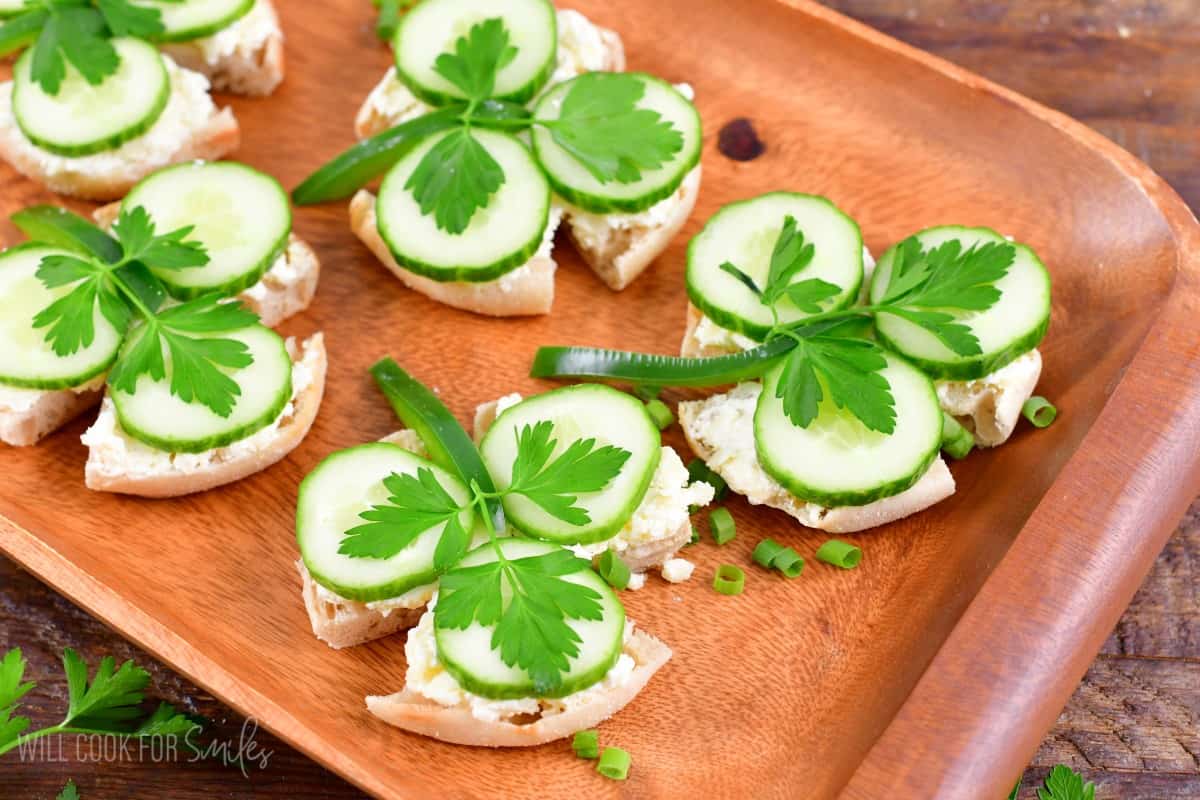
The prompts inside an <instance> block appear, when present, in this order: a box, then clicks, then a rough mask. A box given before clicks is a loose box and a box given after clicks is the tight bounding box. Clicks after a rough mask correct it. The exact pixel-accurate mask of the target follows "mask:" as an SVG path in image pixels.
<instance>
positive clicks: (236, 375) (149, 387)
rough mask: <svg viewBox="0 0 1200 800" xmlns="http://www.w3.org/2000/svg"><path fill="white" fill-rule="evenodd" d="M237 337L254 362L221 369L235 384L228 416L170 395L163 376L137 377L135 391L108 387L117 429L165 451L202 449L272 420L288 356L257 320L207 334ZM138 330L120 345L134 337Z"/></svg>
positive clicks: (284, 400)
mask: <svg viewBox="0 0 1200 800" xmlns="http://www.w3.org/2000/svg"><path fill="white" fill-rule="evenodd" d="M211 335H212V336H213V337H214V338H222V339H237V340H238V341H240V342H244V343H245V344H246V346H247V347H248V348H249V349H250V355H251V356H252V357H253V358H254V363H253V364H251V365H250V366H248V367H245V368H243V369H237V370H225V373H226V374H227V375H229V377H231V378H232V379H233V380H235V381H237V384H238V386H239V387H241V395H240V396H239V397H238V398H237V403H236V404H235V405H234V407H233V411H232V412H231V413H230V414H229V416H228V417H222V416H219V415H218V414H216V413H215V412H213V411H212V410H211V409H209V408H208V407H207V406H204V405H201V404H200V403H185V402H183V401H182V400H180V399H179V398H178V397H176V396H175V395H173V394H171V382H170V380H169V379H163V380H159V381H156V380H154V379H153V378H151V377H150V376H149V375H142V376H141V377H139V378H138V382H137V391H136V392H135V393H134V394H128V393H126V392H121V391H112V392H111V395H112V399H113V405H114V406H115V407H116V411H117V420H118V421H119V422H120V423H121V428H122V429H124V431H125V432H126V433H128V434H129V435H130V436H132V437H133V438H135V439H138V440H140V441H143V442H145V443H146V444H148V445H150V446H151V447H157V448H158V449H160V450H166V451H167V452H170V453H203V452H205V451H206V450H212V449H213V448H216V447H224V446H225V445H228V444H232V443H233V442H236V441H238V440H240V439H245V438H246V437H247V436H250V435H252V434H254V433H256V432H258V431H259V430H261V429H263V428H265V427H267V426H268V425H270V424H271V423H272V422H274V421H275V419H276V417H278V416H279V415H280V414H281V413H283V409H284V407H285V406H287V404H288V401H289V400H290V399H291V397H292V359H291V357H290V356H289V355H288V352H287V348H286V347H285V346H284V343H283V339H282V338H281V337H280V335H279V334H277V333H276V332H275V331H273V330H271V329H270V328H265V327H263V326H262V325H251V326H249V327H246V328H242V329H241V330H236V331H222V332H220V333H214V334H211ZM139 338H140V337H139V336H138V332H137V331H134V333H133V335H132V336H130V337H129V341H128V343H127V344H126V347H133V346H134V345H135V344H136V343H137V341H138V340H139Z"/></svg>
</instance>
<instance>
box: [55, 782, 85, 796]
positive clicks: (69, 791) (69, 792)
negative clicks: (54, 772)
mask: <svg viewBox="0 0 1200 800" xmlns="http://www.w3.org/2000/svg"><path fill="white" fill-rule="evenodd" d="M54 800H79V790H78V789H76V788H75V781H67V785H66V786H64V787H63V788H62V791H61V792H59V793H58V795H57V796H55V798H54Z"/></svg>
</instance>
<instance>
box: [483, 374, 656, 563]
mask: <svg viewBox="0 0 1200 800" xmlns="http://www.w3.org/2000/svg"><path fill="white" fill-rule="evenodd" d="M543 420H549V421H551V422H553V423H554V431H553V438H554V439H555V441H556V442H557V446H556V447H555V451H554V455H553V456H551V461H553V459H554V458H557V457H558V456H559V455H560V454H561V453H562V451H563V450H565V449H566V448H567V446H568V445H570V444H571V443H572V442H574V441H576V440H578V439H595V440H596V445H595V446H596V447H597V448H599V447H604V446H606V445H612V446H614V447H620V448H622V449H624V450H627V451H629V453H630V456H629V459H628V460H627V461H626V462H625V464H624V466H623V467H622V468H621V472H620V474H619V475H617V477H616V478H614V479H613V480H612V481H611V482H610V483H609V484H608V486H606V487H605V488H604V489H603V490H601V491H599V492H591V493H587V494H581V495H579V496H578V500H577V501H576V505H578V506H581V507H582V508H584V509H586V510H587V513H588V516H589V517H591V522H589V523H587V524H585V525H572V524H570V523H568V522H564V521H563V520H560V519H558V518H557V517H554V516H552V515H550V514H548V513H547V512H546V511H544V510H543V509H542V508H541V506H539V505H537V504H536V503H534V502H533V501H532V500H530V499H528V498H527V497H525V496H523V495H518V494H509V495H506V496H505V497H504V499H503V501H502V502H503V505H504V513H505V515H506V517H507V518H508V521H509V522H511V523H512V524H513V525H515V526H516V527H517V528H519V529H521V530H522V531H524V532H525V533H527V534H529V535H530V536H536V537H537V538H540V539H547V540H549V541H553V542H559V543H564V544H588V543H591V542H599V541H603V540H604V539H608V538H610V537H612V536H614V535H616V533H617V532H618V531H620V530H621V528H622V527H623V526H624V525H625V523H626V522H628V521H629V518H630V517H631V516H633V512H634V510H635V509H637V507H638V504H639V503H641V502H642V498H643V497H645V495H646V490H647V488H648V487H649V486H650V479H651V478H652V477H653V475H654V470H655V469H657V468H658V459H659V457H660V455H661V454H662V437H661V434H660V433H659V430H658V426H656V425H655V424H654V421H653V420H652V419H651V418H650V415H649V414H647V413H646V406H645V404H643V403H642V402H641V401H640V400H638V399H637V398H635V397H633V396H632V395H628V394H625V393H624V392H618V391H617V390H616V389H612V388H610V387H608V386H600V385H595V384H588V385H580V386H567V387H564V388H562V389H555V390H554V391H551V392H546V393H545V394H540V395H537V396H535V397H530V398H528V399H526V400H522V401H521V402H520V403H517V404H516V405H515V406H513V407H512V408H509V409H507V410H505V411H504V413H502V414H501V415H500V416H499V417H497V418H496V421H495V422H494V423H492V427H491V428H489V429H488V432H487V435H486V436H484V437H483V441H482V442H481V443H480V445H479V451H480V453H481V454H482V455H483V463H484V464H486V465H487V468H488V472H489V473H491V475H492V478H493V480H495V482H496V488H497V489H499V490H500V491H504V490H505V489H507V488H508V487H509V486H511V485H512V468H513V462H514V461H516V458H517V435H518V433H520V431H521V429H522V428H524V427H525V426H526V425H535V424H537V423H538V422H541V421H543Z"/></svg>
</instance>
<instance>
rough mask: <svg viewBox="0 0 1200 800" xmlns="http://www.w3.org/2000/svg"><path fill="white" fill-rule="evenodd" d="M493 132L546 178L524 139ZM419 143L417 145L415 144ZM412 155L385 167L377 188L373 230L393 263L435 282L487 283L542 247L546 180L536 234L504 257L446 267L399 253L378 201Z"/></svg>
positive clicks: (547, 219) (548, 202)
mask: <svg viewBox="0 0 1200 800" xmlns="http://www.w3.org/2000/svg"><path fill="white" fill-rule="evenodd" d="M492 132H493V133H497V134H499V135H501V136H507V137H508V138H510V139H512V140H513V141H515V142H517V143H518V144H520V145H521V147H522V148H523V149H524V150H525V153H526V154H527V155H528V156H529V158H530V161H531V162H532V166H533V169H534V170H535V171H536V172H537V174H538V175H540V176H542V179H543V180H545V177H546V173H545V171H544V170H543V169H542V167H541V165H540V164H539V163H538V162H537V160H536V159H534V158H533V155H532V154H531V153H529V148H528V147H526V146H525V143H524V142H522V141H521V140H520V139H517V138H516V137H515V136H512V135H511V134H507V133H501V132H500V131H492ZM438 135H439V134H434V136H438ZM440 135H444V136H448V135H450V134H449V133H446V134H440ZM418 146H420V145H419V144H418ZM415 149H416V148H413V150H415ZM412 154H413V151H409V152H408V153H406V154H405V156H404V158H402V159H401V160H400V161H397V162H396V164H395V165H393V166H392V168H391V169H389V170H388V172H387V175H385V176H384V179H383V180H384V182H383V184H381V185H380V187H379V195H378V196H377V197H376V200H375V229H376V230H377V231H378V232H379V236H380V238H381V239H383V243H384V244H385V245H387V248H388V252H390V253H391V254H392V258H394V259H396V263H397V264H399V265H400V266H401V267H403V268H404V269H407V270H408V271H409V272H413V273H416V274H417V275H420V276H421V277H423V278H429V279H430V280H433V281H437V282H438V283H489V282H491V281H494V280H497V279H499V278H502V277H504V276H505V275H507V274H508V273H510V272H512V271H513V270H515V269H517V268H518V267H522V266H524V265H525V264H528V263H529V260H530V259H531V258H533V256H534V254H536V253H537V251H538V250H540V249H541V247H542V240H543V239H545V238H546V226H547V225H549V224H550V205H551V201H552V194H551V191H550V185H549V182H547V183H546V202H545V204H544V206H543V210H542V224H541V226H540V227H539V228H538V233H537V236H536V237H535V238H534V239H532V240H531V241H530V242H528V243H527V244H525V245H524V246H523V247H521V248H519V249H518V250H515V251H513V252H512V253H510V254H509V255H507V256H504V257H503V258H501V259H500V260H498V261H493V262H492V263H490V264H485V265H483V266H481V267H462V266H458V267H446V266H438V265H436V264H430V263H427V262H425V261H421V260H420V259H417V258H412V257H411V256H406V255H404V254H403V253H401V252H400V251H399V250H398V249H397V248H396V246H395V245H394V243H393V237H392V236H391V235H390V234H389V233H388V231H387V223H386V222H385V221H384V214H383V203H382V202H381V201H380V198H382V196H383V193H384V190H385V189H386V187H387V181H388V178H390V177H391V176H392V175H393V174H398V173H396V168H397V167H399V166H400V165H401V164H403V163H404V161H405V160H407V159H408V158H409V157H411V156H412ZM422 155H424V154H422ZM505 180H507V176H506V177H505ZM397 191H404V192H407V191H408V190H407V189H404V188H401V189H399V190H397ZM477 213H478V212H477ZM447 235H449V234H447ZM466 235H469V234H468V233H467V232H466V231H464V232H463V233H461V234H459V236H466Z"/></svg>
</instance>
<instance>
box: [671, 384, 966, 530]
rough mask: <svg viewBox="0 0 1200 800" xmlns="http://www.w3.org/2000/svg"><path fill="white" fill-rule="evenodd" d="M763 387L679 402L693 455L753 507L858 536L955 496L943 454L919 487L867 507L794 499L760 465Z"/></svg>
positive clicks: (745, 386) (681, 421) (743, 386)
mask: <svg viewBox="0 0 1200 800" xmlns="http://www.w3.org/2000/svg"><path fill="white" fill-rule="evenodd" d="M761 391H762V385H761V384H759V383H757V382H749V383H741V384H738V385H737V386H736V387H734V388H733V389H732V390H731V391H729V392H728V393H725V394H718V395H713V396H712V397H709V398H706V399H704V400H693V401H689V402H684V403H680V404H679V424H680V426H681V427H682V428H683V434H684V436H685V437H686V438H687V441H688V444H689V445H690V446H691V448H692V451H693V452H695V454H696V455H697V456H699V457H700V458H701V459H702V460H703V461H704V463H706V464H707V465H708V468H709V469H711V470H712V471H713V472H715V473H717V474H718V475H720V476H721V477H722V478H723V479H724V480H725V482H726V483H727V484H728V485H729V488H730V489H731V490H733V491H734V492H737V493H738V494H740V495H743V496H744V497H745V498H746V499H747V500H748V501H749V502H750V504H751V505H766V506H770V507H771V508H777V509H779V510H780V511H783V512H785V513H787V514H790V515H791V516H793V517H795V518H796V519H797V520H799V521H800V522H801V523H802V524H804V525H807V526H808V527H810V528H818V529H820V530H825V531H830V532H831V533H853V532H855V531H861V530H866V529H867V528H874V527H876V526H879V525H883V524H885V523H888V522H893V521H895V520H898V519H902V518H904V517H907V516H909V515H911V514H915V513H917V512H918V511H922V510H924V509H926V508H929V507H930V506H932V505H934V504H935V503H939V502H941V501H942V500H945V499H946V498H947V497H949V496H950V495H952V494H954V477H953V476H952V475H951V474H950V469H949V468H948V467H947V466H946V462H945V461H943V460H942V459H941V457H940V456H939V457H938V458H937V459H935V460H934V462H933V464H932V465H930V467H929V469H928V470H927V471H926V472H925V474H924V475H923V476H921V478H920V480H918V481H917V482H916V483H915V484H914V485H913V486H911V487H909V488H908V489H907V490H905V491H903V492H901V493H900V494H897V495H893V496H892V497H885V498H884V499H882V500H876V501H875V502H874V503H869V504H867V505H865V506H842V507H837V508H827V507H825V506H820V505H817V504H816V503H809V502H806V501H804V500H801V499H800V498H798V497H796V496H795V495H793V494H792V493H791V492H789V491H788V490H787V489H785V488H784V487H783V486H781V485H780V484H779V482H778V481H776V480H775V479H774V478H772V477H771V476H770V475H769V474H767V471H766V470H764V469H763V468H762V465H761V464H759V461H758V454H757V452H756V449H755V444H754V409H755V406H756V405H757V403H758V395H759V393H760V392H761Z"/></svg>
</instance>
